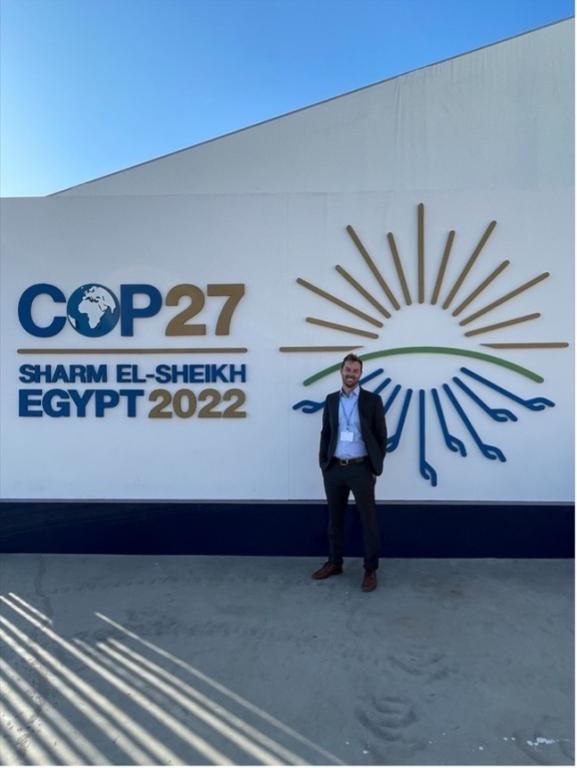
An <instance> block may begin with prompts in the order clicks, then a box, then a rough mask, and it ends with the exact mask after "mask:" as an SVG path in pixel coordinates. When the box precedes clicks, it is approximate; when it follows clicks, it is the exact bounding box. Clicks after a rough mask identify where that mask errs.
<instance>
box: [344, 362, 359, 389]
mask: <svg viewBox="0 0 577 768" xmlns="http://www.w3.org/2000/svg"><path fill="white" fill-rule="evenodd" d="M362 370H363V369H362V368H361V364H360V363H353V362H350V361H349V360H347V362H346V363H345V364H344V365H343V367H342V368H341V377H342V380H343V387H344V389H345V391H349V392H350V391H351V390H353V389H354V388H355V387H356V386H357V384H358V383H359V379H360V378H361V373H362Z"/></svg>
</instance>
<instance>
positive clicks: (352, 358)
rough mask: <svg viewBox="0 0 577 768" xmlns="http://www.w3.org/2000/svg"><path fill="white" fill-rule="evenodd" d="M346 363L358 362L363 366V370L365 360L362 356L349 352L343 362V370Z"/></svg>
mask: <svg viewBox="0 0 577 768" xmlns="http://www.w3.org/2000/svg"><path fill="white" fill-rule="evenodd" d="M345 363H358V364H359V365H360V366H361V371H362V370H363V361H362V360H361V358H360V357H357V356H356V355H353V353H352V352H349V354H348V355H347V356H346V357H345V359H344V360H343V362H342V363H341V371H342V370H343V368H344V367H345Z"/></svg>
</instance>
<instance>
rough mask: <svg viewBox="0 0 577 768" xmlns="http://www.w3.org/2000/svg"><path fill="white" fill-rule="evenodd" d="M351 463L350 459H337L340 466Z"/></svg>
mask: <svg viewBox="0 0 577 768" xmlns="http://www.w3.org/2000/svg"><path fill="white" fill-rule="evenodd" d="M350 463H351V460H350V459H339V464H340V465H341V467H347V466H348V465H349V464H350Z"/></svg>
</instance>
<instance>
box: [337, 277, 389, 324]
mask: <svg viewBox="0 0 577 768" xmlns="http://www.w3.org/2000/svg"><path fill="white" fill-rule="evenodd" d="M335 269H336V270H337V272H338V273H339V275H340V276H341V277H344V278H345V280H346V281H347V282H348V283H350V284H351V285H352V286H353V288H354V289H355V290H357V291H358V292H359V293H360V294H361V296H364V297H365V299H366V300H367V301H369V302H370V303H371V304H372V305H373V307H374V308H375V309H377V310H378V311H379V312H380V313H381V315H383V316H384V317H391V313H390V312H389V310H388V309H385V308H384V307H383V305H382V304H379V302H378V301H377V300H376V299H375V297H374V296H372V295H371V294H370V293H369V292H368V291H367V290H365V288H363V286H362V285H361V284H360V283H357V281H356V280H355V278H354V277H353V276H352V275H349V273H348V272H347V271H346V269H343V267H341V266H340V264H337V265H336V267H335Z"/></svg>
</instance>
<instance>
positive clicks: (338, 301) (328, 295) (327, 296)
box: [297, 277, 383, 328]
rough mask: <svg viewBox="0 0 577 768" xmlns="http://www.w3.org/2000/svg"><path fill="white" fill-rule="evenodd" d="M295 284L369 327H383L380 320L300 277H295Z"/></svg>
mask: <svg viewBox="0 0 577 768" xmlns="http://www.w3.org/2000/svg"><path fill="white" fill-rule="evenodd" d="M297 283H298V284H299V285H302V286H303V287H304V288H307V289H308V290H309V291H312V292H313V293H316V294H317V296H322V297H323V299H326V300H327V301H330V302H331V303H333V304H336V305H337V306H338V307H342V308H343V309H346V310H347V312H350V313H351V314H353V315H356V316H357V317H360V318H361V319H362V320H366V321H367V323H370V324H371V325H376V326H377V328H382V327H383V324H382V323H381V321H380V320H377V319H376V318H375V317H371V316H370V315H367V314H365V313H364V312H361V310H360V309H357V308H356V307H352V306H351V305H350V304H347V303H346V302H345V301H342V300H341V299H338V298H337V297H336V296H333V295H332V293H327V292H326V291H323V289H322V288H317V286H316V285H313V284H312V283H309V282H307V281H306V280H303V279H302V277H297Z"/></svg>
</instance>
